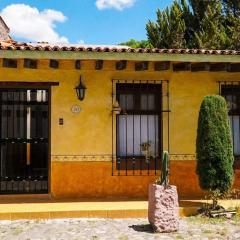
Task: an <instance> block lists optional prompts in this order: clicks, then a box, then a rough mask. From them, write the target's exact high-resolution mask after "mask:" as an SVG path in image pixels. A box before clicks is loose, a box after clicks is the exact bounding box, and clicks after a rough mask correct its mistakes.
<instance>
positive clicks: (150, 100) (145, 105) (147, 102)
mask: <svg viewBox="0 0 240 240" xmlns="http://www.w3.org/2000/svg"><path fill="white" fill-rule="evenodd" d="M154 109H155V96H154V94H141V110H154Z"/></svg>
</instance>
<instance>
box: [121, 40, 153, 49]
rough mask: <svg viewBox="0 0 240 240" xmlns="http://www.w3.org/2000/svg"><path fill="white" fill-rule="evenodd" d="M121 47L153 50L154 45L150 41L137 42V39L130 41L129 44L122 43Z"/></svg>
mask: <svg viewBox="0 0 240 240" xmlns="http://www.w3.org/2000/svg"><path fill="white" fill-rule="evenodd" d="M119 45H124V46H129V47H132V48H151V47H152V45H151V44H150V42H149V41H148V40H141V41H137V40H135V39H130V40H128V41H127V42H122V43H120V44H119Z"/></svg>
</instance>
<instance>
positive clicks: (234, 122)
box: [218, 81, 240, 160]
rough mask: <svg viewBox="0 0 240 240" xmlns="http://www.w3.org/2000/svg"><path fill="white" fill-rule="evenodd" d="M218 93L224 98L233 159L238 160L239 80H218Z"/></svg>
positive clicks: (239, 121)
mask: <svg viewBox="0 0 240 240" xmlns="http://www.w3.org/2000/svg"><path fill="white" fill-rule="evenodd" d="M218 85H219V95H221V96H223V97H224V98H225V99H226V102H227V107H228V115H229V120H230V126H231V129H232V142H233V152H234V158H235V160H240V81H218Z"/></svg>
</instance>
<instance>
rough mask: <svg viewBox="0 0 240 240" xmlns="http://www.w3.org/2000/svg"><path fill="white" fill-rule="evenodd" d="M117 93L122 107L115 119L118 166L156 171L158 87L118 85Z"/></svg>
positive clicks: (158, 153)
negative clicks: (119, 160) (119, 161)
mask: <svg viewBox="0 0 240 240" xmlns="http://www.w3.org/2000/svg"><path fill="white" fill-rule="evenodd" d="M116 90H117V101H118V103H119V106H120V108H121V112H120V114H118V115H117V119H116V124H117V158H119V159H121V163H120V166H119V167H120V168H124V169H131V168H132V167H134V168H135V169H138V168H140V169H149V168H150V169H156V164H157V163H156V162H157V161H156V160H157V159H158V158H160V157H159V156H161V148H162V147H161V141H160V139H161V127H160V126H161V109H162V106H161V95H162V94H161V92H162V88H161V84H151V83H142V84H135V83H126V84H124V83H117V86H116ZM146 156H147V157H148V158H149V159H146ZM132 161H134V166H132Z"/></svg>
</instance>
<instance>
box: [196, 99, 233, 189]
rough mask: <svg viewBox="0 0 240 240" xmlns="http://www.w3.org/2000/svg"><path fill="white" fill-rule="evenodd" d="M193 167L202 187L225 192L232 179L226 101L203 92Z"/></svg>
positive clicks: (231, 149)
mask: <svg viewBox="0 0 240 240" xmlns="http://www.w3.org/2000/svg"><path fill="white" fill-rule="evenodd" d="M196 154H197V169H196V172H197V174H198V178H199V183H200V187H201V188H202V189H204V190H219V191H220V192H221V193H226V192H228V191H229V190H230V189H231V187H232V183H233V178H234V173H233V147H232V137H231V130H230V124H229V118H228V112H227V105H226V101H225V99H224V98H223V97H221V96H217V95H211V96H206V97H205V98H204V99H203V102H202V104H201V108H200V112H199V118H198V131H197V141H196Z"/></svg>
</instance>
